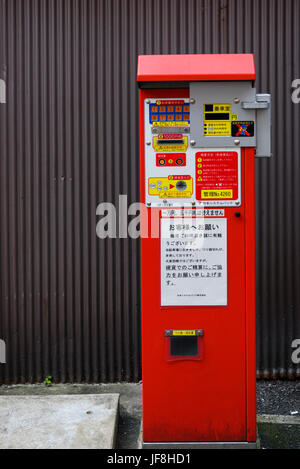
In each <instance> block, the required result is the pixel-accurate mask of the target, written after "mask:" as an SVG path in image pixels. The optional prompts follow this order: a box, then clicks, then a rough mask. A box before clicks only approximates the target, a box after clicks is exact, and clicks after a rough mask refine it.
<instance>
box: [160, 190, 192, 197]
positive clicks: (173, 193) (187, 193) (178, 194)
mask: <svg viewBox="0 0 300 469" xmlns="http://www.w3.org/2000/svg"><path fill="white" fill-rule="evenodd" d="M191 196H192V193H191V192H190V191H168V192H165V191H163V192H160V193H159V198H160V199H190V198H191Z"/></svg>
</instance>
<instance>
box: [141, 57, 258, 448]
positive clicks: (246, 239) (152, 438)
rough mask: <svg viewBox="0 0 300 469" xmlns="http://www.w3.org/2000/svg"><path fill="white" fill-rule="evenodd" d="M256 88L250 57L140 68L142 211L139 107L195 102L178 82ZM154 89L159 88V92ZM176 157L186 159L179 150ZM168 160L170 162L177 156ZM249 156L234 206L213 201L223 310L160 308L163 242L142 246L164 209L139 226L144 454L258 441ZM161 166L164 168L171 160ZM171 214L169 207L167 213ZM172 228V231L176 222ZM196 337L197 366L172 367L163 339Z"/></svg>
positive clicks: (250, 150) (152, 60) (180, 60)
mask: <svg viewBox="0 0 300 469" xmlns="http://www.w3.org/2000/svg"><path fill="white" fill-rule="evenodd" d="M254 79H255V70H254V61H253V56H252V55H248V54H245V55H239V54H237V55H229V56H223V55H204V56H193V55H191V56H148V58H147V56H142V57H141V58H139V66H138V81H139V82H140V85H142V86H143V83H147V84H148V85H147V87H142V88H141V89H140V182H141V202H143V203H146V202H147V200H149V197H150V196H149V194H148V196H147V191H148V187H149V184H148V180H147V179H149V178H148V174H147V164H148V163H147V158H149V156H147V155H146V150H145V149H146V148H147V146H146V145H147V144H148V145H149V142H148V143H147V142H146V141H145V139H146V137H145V126H144V123H145V122H148V119H149V118H148V115H145V113H147V112H148V111H147V106H146V105H145V103H146V102H147V100H148V101H149V100H152V99H156V100H159V99H161V100H166V99H168V100H169V101H170V100H171V99H174V100H179V98H183V99H190V98H192V96H190V89H189V87H183V88H182V87H181V86H182V83H183V82H189V81H202V80H204V81H210V80H211V81H212V82H214V81H218V80H222V81H226V80H254ZM157 82H162V85H161V87H160V86H159V85H158V84H157ZM165 82H173V86H172V87H170V86H169V83H167V84H166V83H165ZM176 84H178V87H176ZM165 86H167V87H165ZM174 88H175V89H174ZM156 102H160V101H156ZM225 102H227V101H225ZM216 126H217V124H216ZM216 128H218V127H216ZM162 130H163V129H161V131H162ZM187 138H188V143H189V148H191V147H190V145H191V143H192V141H191V136H190V135H189V134H187ZM174 141H175V140H174ZM181 143H182V141H181ZM208 146H209V147H210V144H208ZM205 150H206V148H205V147H201V148H200V147H198V148H195V149H191V151H192V153H191V154H189V153H188V152H187V153H186V156H184V161H185V160H186V162H187V164H188V160H189V159H193V158H194V156H195V155H196V153H197V152H205ZM216 150H217V148H216ZM231 150H232V151H234V150H235V148H234V146H233V147H232V145H230V147H229V148H228V151H231ZM193 151H194V153H193ZM157 153H159V154H161V153H163V152H162V151H159V152H158V151H157V152H156V151H155V150H153V155H152V154H151V155H150V158H152V156H153V160H154V162H153V164H154V165H157V158H158V157H157ZM178 153H181V154H182V153H184V154H185V152H182V150H181V151H178ZM224 154H225V153H224ZM172 155H173V157H174V149H172ZM175 156H176V150H175ZM254 156H255V149H254V147H243V148H241V149H240V179H239V190H240V203H237V204H236V205H230V206H226V203H225V202H226V201H224V200H222V204H220V206H219V205H218V199H215V200H214V201H213V204H214V205H213V207H214V210H216V209H219V208H220V209H221V212H222V213H223V215H222V216H221V217H220V218H221V219H226V227H227V228H226V229H227V238H226V243H227V265H226V269H227V286H226V288H227V304H226V305H188V306H184V305H171V306H170V305H169V306H168V305H162V292H161V289H163V288H164V285H162V280H161V279H162V277H161V268H162V267H161V265H162V264H161V256H162V253H161V249H162V244H161V237H160V235H159V236H158V237H151V236H147V235H146V233H147V232H149V227H150V226H151V223H150V219H152V220H154V219H155V218H156V220H157V221H156V224H157V226H161V218H162V217H164V214H163V211H164V208H163V207H161V206H155V204H153V205H154V206H152V205H149V203H148V206H147V209H146V212H145V213H144V215H143V217H142V232H143V237H142V240H141V279H142V280H141V282H142V283H141V294H142V369H143V441H144V446H145V447H147V444H158V446H159V443H163V444H166V445H167V444H168V443H170V444H172V443H178V442H180V443H184V442H189V443H193V442H194V443H195V442H199V443H201V442H255V441H256V390H255V385H256V383H255V376H256V371H255V365H256V363H255V213H254V211H255V202H254V176H255V175H254ZM172 159H173V160H174V158H172ZM166 160H167V161H168V157H167V156H166ZM193 161H194V160H193ZM196 162H197V160H196ZM173 166H174V165H173V163H170V164H169V167H167V168H166V169H164V171H166V172H165V173H164V174H169V173H167V171H170V170H173ZM196 168H197V167H196ZM158 169H159V168H158ZM175 169H176V168H175ZM180 171H181V172H182V168H181V169H180V170H179V169H178V170H177V172H176V174H181V173H180ZM170 174H171V175H172V173H170ZM176 174H175V176H176ZM150 176H151V174H150ZM169 177H170V176H169ZM178 177H179V176H178ZM192 177H193V178H194V181H193V184H194V188H193V193H192V195H191V197H194V196H195V194H196V182H197V181H196V178H197V170H196V175H195V174H192ZM173 180H174V176H173ZM175 180H176V178H175ZM149 181H150V179H149ZM169 190H171V189H169ZM166 194H167V192H166ZM216 194H220V192H216ZM151 200H152V199H151ZM168 200H169V199H167V201H168ZM198 202H199V201H198ZM198 202H197V201H196V202H193V203H191V204H190V209H191V210H197V207H198V206H199V207H200V206H201V204H200V203H199V204H198ZM178 204H179V205H178ZM175 205H176V204H175ZM170 206H171V205H170V204H169V203H168V207H170ZM176 206H177V207H179V208H182V207H183V206H182V207H181V206H180V201H179V202H178V203H177V205H176ZM186 206H187V205H186V204H184V207H186ZM195 213H196V212H195ZM192 217H193V215H192ZM211 219H213V220H217V219H216V218H215V217H214V216H212V217H211V216H210V215H209V211H207V212H206V215H205V223H209V221H210V220H211ZM174 222H175V223H176V212H175V215H174ZM152 226H153V225H152ZM147 227H148V228H147ZM199 282H201V280H199ZM199 329H201V331H203V336H201V337H199V338H198V340H199V344H201V347H200V348H199V350H198V352H199V354H200V352H201V357H200V358H199V356H197V357H184V356H183V357H181V359H178V360H177V359H174V360H173V359H170V358H172V357H170V355H168V350H169V346H170V345H169V340H170V339H169V338H168V336H166V331H170V330H171V331H174V330H175V331H183V332H179V334H180V333H182V334H185V332H184V331H198V330H199ZM193 333H194V332H193ZM186 334H188V332H186ZM179 358H180V357H179ZM193 358H194V359H193Z"/></svg>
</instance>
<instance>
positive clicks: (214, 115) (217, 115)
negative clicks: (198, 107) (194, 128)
mask: <svg viewBox="0 0 300 469" xmlns="http://www.w3.org/2000/svg"><path fill="white" fill-rule="evenodd" d="M229 119H230V114H229V112H209V113H207V112H206V113H205V120H206V121H228V120H229Z"/></svg>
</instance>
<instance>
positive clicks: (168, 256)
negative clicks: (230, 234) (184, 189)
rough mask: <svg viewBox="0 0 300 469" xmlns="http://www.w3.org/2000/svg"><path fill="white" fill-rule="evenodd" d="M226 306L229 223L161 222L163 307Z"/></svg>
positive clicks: (201, 220)
mask: <svg viewBox="0 0 300 469" xmlns="http://www.w3.org/2000/svg"><path fill="white" fill-rule="evenodd" d="M214 305H215V306H219V305H222V306H224V305H225V306H226V305H227V219H226V218H209V219H204V218H184V219H177V220H176V219H174V218H161V306H214Z"/></svg>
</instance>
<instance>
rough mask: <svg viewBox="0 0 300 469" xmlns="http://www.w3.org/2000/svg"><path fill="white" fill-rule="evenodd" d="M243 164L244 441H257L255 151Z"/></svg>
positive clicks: (249, 151) (245, 156)
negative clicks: (245, 398)
mask: <svg viewBox="0 0 300 469" xmlns="http://www.w3.org/2000/svg"><path fill="white" fill-rule="evenodd" d="M243 159H244V161H245V195H246V197H245V203H244V204H245V221H246V229H245V253H246V265H245V270H246V363H247V370H246V372H247V374H246V389H247V441H256V324H255V323H256V315H255V190H254V189H255V188H254V182H255V167H254V159H255V151H254V148H246V149H245V150H244V151H243Z"/></svg>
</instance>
